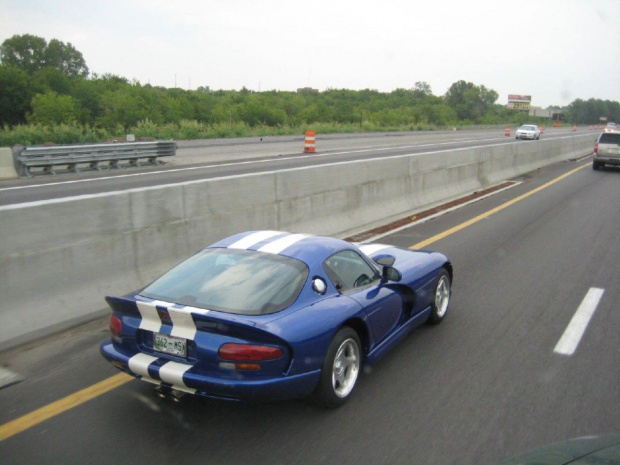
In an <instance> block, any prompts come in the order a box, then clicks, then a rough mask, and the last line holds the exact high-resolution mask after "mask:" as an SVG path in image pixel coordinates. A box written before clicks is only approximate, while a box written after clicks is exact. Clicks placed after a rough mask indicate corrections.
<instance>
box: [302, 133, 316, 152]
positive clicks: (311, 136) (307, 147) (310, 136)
mask: <svg viewBox="0 0 620 465" xmlns="http://www.w3.org/2000/svg"><path fill="white" fill-rule="evenodd" d="M315 142H316V132H314V131H306V141H305V143H304V152H306V153H314V151H315V147H314V143H315Z"/></svg>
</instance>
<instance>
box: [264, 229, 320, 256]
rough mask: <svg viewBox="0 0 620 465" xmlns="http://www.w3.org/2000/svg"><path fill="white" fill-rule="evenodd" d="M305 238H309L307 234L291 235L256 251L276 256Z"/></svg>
mask: <svg viewBox="0 0 620 465" xmlns="http://www.w3.org/2000/svg"><path fill="white" fill-rule="evenodd" d="M306 237H310V236H309V235H308V234H291V235H289V236H286V237H283V238H281V239H277V240H275V241H273V242H270V243H269V244H267V245H264V246H262V247H261V248H260V249H258V251H259V252H266V253H272V254H275V255H277V254H279V253H280V252H282V251H283V250H284V249H286V248H288V247H290V246H291V245H293V244H296V243H297V242H299V241H301V240H302V239H305V238H306Z"/></svg>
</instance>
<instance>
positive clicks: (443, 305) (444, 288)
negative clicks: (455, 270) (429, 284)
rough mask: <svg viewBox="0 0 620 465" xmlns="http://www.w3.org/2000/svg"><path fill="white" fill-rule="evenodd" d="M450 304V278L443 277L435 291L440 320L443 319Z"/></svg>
mask: <svg viewBox="0 0 620 465" xmlns="http://www.w3.org/2000/svg"><path fill="white" fill-rule="evenodd" d="M449 303H450V278H448V276H445V275H442V276H441V278H440V279H439V282H438V283H437V289H436V291H435V308H436V309H437V310H436V314H437V316H438V317H439V318H443V316H444V315H445V314H446V311H447V310H448V304H449Z"/></svg>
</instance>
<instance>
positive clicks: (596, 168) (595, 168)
mask: <svg viewBox="0 0 620 465" xmlns="http://www.w3.org/2000/svg"><path fill="white" fill-rule="evenodd" d="M592 169H593V170H594V171H598V170H600V169H601V164H600V163H598V162H596V161H593V162H592Z"/></svg>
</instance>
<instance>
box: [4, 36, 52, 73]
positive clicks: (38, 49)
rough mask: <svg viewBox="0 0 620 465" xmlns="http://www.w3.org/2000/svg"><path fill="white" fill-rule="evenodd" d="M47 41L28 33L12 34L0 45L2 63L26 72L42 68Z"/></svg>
mask: <svg viewBox="0 0 620 465" xmlns="http://www.w3.org/2000/svg"><path fill="white" fill-rule="evenodd" d="M46 47H47V42H46V40H45V39H43V38H42V37H37V36H33V35H30V34H24V35H21V36H20V35H14V36H13V37H10V38H9V39H6V40H5V41H4V42H2V45H0V58H1V59H2V64H3V65H6V66H14V67H16V68H20V69H23V70H24V71H26V72H27V73H28V74H33V73H34V72H35V71H38V70H40V69H41V68H43V66H44V63H45V49H46Z"/></svg>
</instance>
